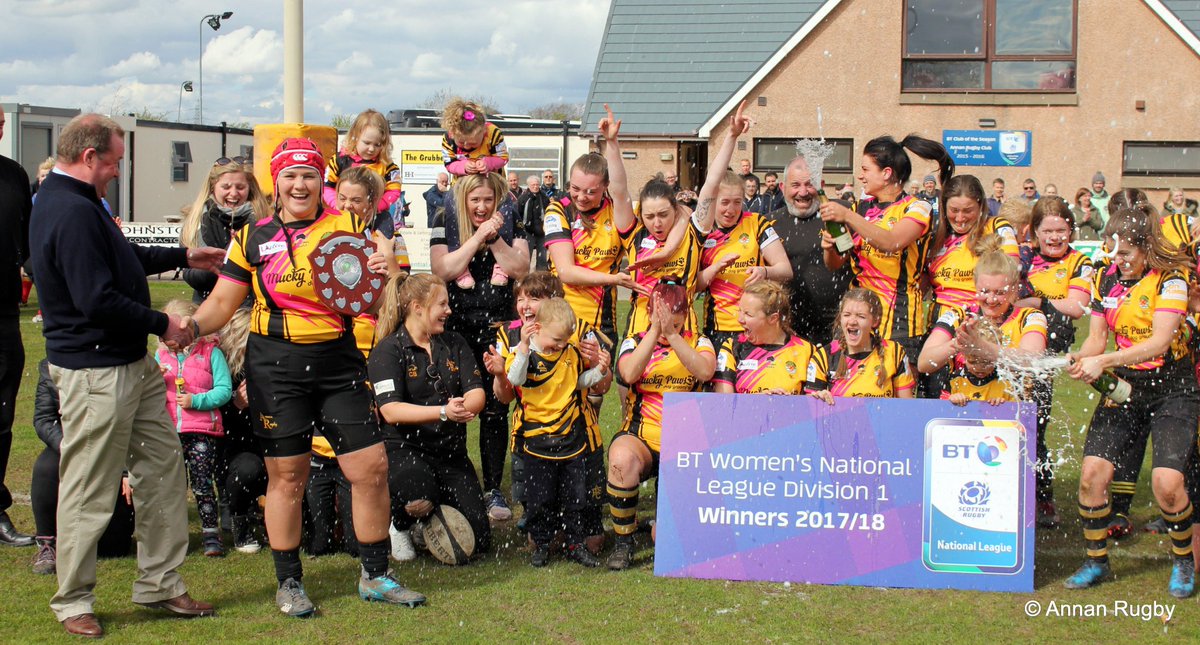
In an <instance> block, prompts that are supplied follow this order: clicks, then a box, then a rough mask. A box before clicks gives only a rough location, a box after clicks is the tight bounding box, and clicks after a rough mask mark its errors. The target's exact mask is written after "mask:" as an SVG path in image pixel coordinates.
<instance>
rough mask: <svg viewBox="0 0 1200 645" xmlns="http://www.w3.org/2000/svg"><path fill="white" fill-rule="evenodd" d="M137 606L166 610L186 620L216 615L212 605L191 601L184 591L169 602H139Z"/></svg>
mask: <svg viewBox="0 0 1200 645" xmlns="http://www.w3.org/2000/svg"><path fill="white" fill-rule="evenodd" d="M137 604H139V605H141V606H143V607H149V608H151V609H166V610H167V611H169V612H171V613H173V614H176V615H178V616H186V617H188V618H194V617H198V616H215V615H217V611H216V610H215V609H213V606H212V605H210V604H208V603H206V602H200V601H199V600H195V599H193V598H192V597H191V596H189V595H188V593H187V592H186V591H185V592H183V593H182V594H180V595H178V596H175V597H174V598H171V599H169V600H159V601H158V602H139V603H137Z"/></svg>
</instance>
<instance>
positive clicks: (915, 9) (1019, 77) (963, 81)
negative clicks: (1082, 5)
mask: <svg viewBox="0 0 1200 645" xmlns="http://www.w3.org/2000/svg"><path fill="white" fill-rule="evenodd" d="M1075 3H1076V0H1036V1H1034V0H905V9H906V11H905V16H904V21H905V24H904V60H903V65H902V67H903V75H902V80H901V85H902V89H904V90H905V91H921V92H929V91H962V90H976V91H983V92H988V91H991V92H1021V91H1027V92H1074V91H1075V50H1076V46H1075V29H1076V22H1077V20H1076V12H1075Z"/></svg>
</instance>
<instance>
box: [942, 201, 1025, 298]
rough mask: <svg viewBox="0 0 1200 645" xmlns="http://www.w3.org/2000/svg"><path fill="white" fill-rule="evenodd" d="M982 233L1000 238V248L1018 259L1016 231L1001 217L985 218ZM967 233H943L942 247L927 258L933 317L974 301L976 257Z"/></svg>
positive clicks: (1018, 248) (1018, 249)
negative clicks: (969, 244) (946, 309)
mask: <svg viewBox="0 0 1200 645" xmlns="http://www.w3.org/2000/svg"><path fill="white" fill-rule="evenodd" d="M983 234H984V235H997V236H999V237H1000V249H1001V250H1002V251H1004V253H1006V254H1007V255H1009V256H1012V259H1014V260H1017V261H1018V262H1020V257H1021V251H1020V247H1019V246H1018V245H1017V234H1016V230H1015V229H1014V228H1013V227H1012V225H1011V224H1009V223H1008V220H1006V219H1004V218H1003V217H992V218H988V219H987V221H986V223H985V224H984V229H983ZM968 237H970V236H969V235H955V234H953V233H951V234H950V235H948V236H946V240H945V242H944V243H943V244H942V248H941V249H937V250H935V251H934V254H933V257H931V258H930V259H929V267H928V269H927V270H928V272H929V283H930V284H931V285H932V286H933V298H934V302H935V303H936V304H937V309H936V311H937V313H936V314H935V315H934V319H936V318H937V316H939V315H941V312H942V311H943V310H944V308H946V307H957V308H959V309H965V308H967V307H969V306H971V305H972V304H974V303H975V263H977V262H978V261H979V257H978V256H977V255H975V251H973V250H972V249H971V248H970V247H969V246H968V245H967V243H966V242H967V238H968Z"/></svg>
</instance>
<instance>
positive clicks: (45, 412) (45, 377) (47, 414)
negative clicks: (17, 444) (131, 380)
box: [33, 358, 63, 452]
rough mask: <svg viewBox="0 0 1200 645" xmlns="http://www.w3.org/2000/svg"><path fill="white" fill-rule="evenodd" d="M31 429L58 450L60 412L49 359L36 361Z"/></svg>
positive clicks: (60, 433)
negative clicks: (36, 370)
mask: <svg viewBox="0 0 1200 645" xmlns="http://www.w3.org/2000/svg"><path fill="white" fill-rule="evenodd" d="M33 431H34V432H36V433H37V436H38V439H41V440H42V443H44V444H46V447H47V448H49V449H51V450H53V451H55V452H58V446H59V444H61V443H62V438H63V431H62V414H60V413H59V411H58V388H57V387H55V386H54V380H53V379H51V378H50V361H49V360H47V359H44V358H43V359H42V361H41V362H40V363H38V382H37V391H36V392H34V394H33Z"/></svg>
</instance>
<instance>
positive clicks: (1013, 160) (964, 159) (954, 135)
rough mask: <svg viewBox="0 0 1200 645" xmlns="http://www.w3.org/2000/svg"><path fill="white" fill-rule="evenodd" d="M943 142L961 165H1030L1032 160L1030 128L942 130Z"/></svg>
mask: <svg viewBox="0 0 1200 645" xmlns="http://www.w3.org/2000/svg"><path fill="white" fill-rule="evenodd" d="M942 145H943V146H945V148H946V151H947V152H949V153H950V156H951V157H952V158H953V159H954V163H955V165H958V166H1028V165H1029V164H1030V163H1031V162H1032V161H1033V133H1032V132H1030V131H1029V130H943V131H942Z"/></svg>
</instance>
